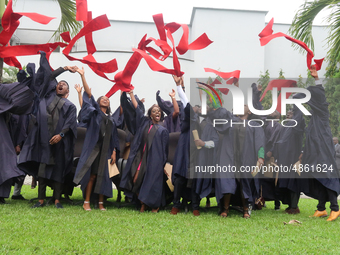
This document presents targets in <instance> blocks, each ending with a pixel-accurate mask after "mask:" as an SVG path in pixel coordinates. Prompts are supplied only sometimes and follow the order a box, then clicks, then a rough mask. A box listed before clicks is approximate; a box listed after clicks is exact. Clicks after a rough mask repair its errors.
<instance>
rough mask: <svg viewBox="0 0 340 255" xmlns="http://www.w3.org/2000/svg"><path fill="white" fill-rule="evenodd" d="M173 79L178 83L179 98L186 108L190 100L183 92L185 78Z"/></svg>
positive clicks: (175, 77) (174, 76)
mask: <svg viewBox="0 0 340 255" xmlns="http://www.w3.org/2000/svg"><path fill="white" fill-rule="evenodd" d="M172 77H173V78H174V81H175V82H176V86H177V93H178V96H179V98H180V99H181V102H182V103H183V107H186V106H187V104H188V103H189V100H188V98H187V96H186V95H185V93H184V91H183V86H184V83H183V77H177V76H176V75H173V76H172Z"/></svg>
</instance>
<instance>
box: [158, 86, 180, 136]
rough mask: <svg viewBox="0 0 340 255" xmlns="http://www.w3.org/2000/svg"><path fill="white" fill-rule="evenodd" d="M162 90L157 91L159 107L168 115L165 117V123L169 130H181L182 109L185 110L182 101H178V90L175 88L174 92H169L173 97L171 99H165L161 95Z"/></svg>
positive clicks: (170, 131)
mask: <svg viewBox="0 0 340 255" xmlns="http://www.w3.org/2000/svg"><path fill="white" fill-rule="evenodd" d="M159 94H160V91H159V90H158V91H157V93H156V100H157V103H158V105H159V107H160V108H161V109H162V111H163V112H165V114H166V115H167V116H165V117H164V122H163V125H164V127H165V128H166V129H167V130H168V131H169V133H172V132H181V119H180V118H181V115H183V113H182V114H181V113H180V111H182V112H183V104H182V102H177V101H176V97H175V96H176V92H175V90H174V89H173V90H172V92H170V93H169V96H170V97H171V102H170V101H165V100H163V99H162V98H161V97H160V95H159Z"/></svg>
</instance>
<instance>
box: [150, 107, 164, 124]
mask: <svg viewBox="0 0 340 255" xmlns="http://www.w3.org/2000/svg"><path fill="white" fill-rule="evenodd" d="M154 107H157V108H159V110H160V112H161V119H160V121H163V120H164V112H163V111H162V109H161V108H160V107H159V105H158V104H154V105H152V106H151V107H150V108H149V110H148V117H149V119H151V111H152V109H153V108H154Z"/></svg>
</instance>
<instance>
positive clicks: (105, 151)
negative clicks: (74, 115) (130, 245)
mask: <svg viewBox="0 0 340 255" xmlns="http://www.w3.org/2000/svg"><path fill="white" fill-rule="evenodd" d="M77 72H78V73H79V74H80V76H81V79H82V82H83V86H84V90H85V92H84V97H83V104H82V109H81V116H82V119H81V120H82V122H83V123H86V128H87V131H86V136H85V141H84V146H83V150H82V152H81V155H80V159H79V162H78V165H77V169H76V173H75V176H74V180H73V181H74V183H76V184H81V189H82V191H83V196H84V198H85V201H84V205H83V208H84V210H85V211H91V207H90V198H91V194H92V192H93V193H94V194H97V195H99V209H100V210H102V211H105V210H106V209H105V207H104V196H105V197H112V182H111V179H110V175H109V170H108V160H110V164H111V165H113V164H114V163H115V162H116V158H117V157H119V141H118V132H117V128H116V125H115V123H114V121H113V118H112V117H111V116H110V112H111V110H110V101H109V99H108V98H107V97H105V96H101V97H99V98H98V100H97V101H95V99H94V97H93V96H92V93H91V89H90V88H89V86H88V84H87V82H86V79H85V74H84V68H82V69H79V68H78V69H77Z"/></svg>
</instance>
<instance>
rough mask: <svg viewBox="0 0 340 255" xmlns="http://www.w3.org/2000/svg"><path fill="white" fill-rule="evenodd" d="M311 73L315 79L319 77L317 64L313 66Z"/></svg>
mask: <svg viewBox="0 0 340 255" xmlns="http://www.w3.org/2000/svg"><path fill="white" fill-rule="evenodd" d="M310 75H311V76H313V77H314V79H315V80H318V79H319V76H318V72H317V71H316V67H315V65H312V66H311V69H310Z"/></svg>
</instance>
